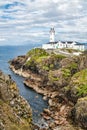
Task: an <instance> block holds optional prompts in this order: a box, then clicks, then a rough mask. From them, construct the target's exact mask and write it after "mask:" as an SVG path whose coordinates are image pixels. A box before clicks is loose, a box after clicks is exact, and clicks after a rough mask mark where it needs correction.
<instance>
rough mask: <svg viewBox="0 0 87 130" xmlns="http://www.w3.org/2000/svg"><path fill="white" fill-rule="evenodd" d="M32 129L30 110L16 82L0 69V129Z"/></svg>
mask: <svg viewBox="0 0 87 130" xmlns="http://www.w3.org/2000/svg"><path fill="white" fill-rule="evenodd" d="M21 129H22V130H32V111H31V108H30V105H29V104H28V103H27V101H26V100H25V99H24V98H23V97H22V96H20V95H19V90H18V88H17V85H16V83H15V82H14V81H13V80H12V79H11V77H10V76H9V75H5V74H3V73H2V72H1V71H0V130H21Z"/></svg>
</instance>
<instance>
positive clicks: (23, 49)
mask: <svg viewBox="0 0 87 130" xmlns="http://www.w3.org/2000/svg"><path fill="white" fill-rule="evenodd" d="M34 47H39V45H37V46H36V45H27V46H0V70H2V71H3V72H4V73H5V74H9V75H11V77H12V79H13V80H14V81H15V82H16V83H17V86H18V88H19V91H20V94H21V95H22V96H23V97H24V98H25V99H26V100H27V101H28V102H29V104H30V106H31V108H32V110H33V121H34V122H35V123H38V122H40V120H41V116H40V113H41V112H42V111H43V109H44V108H47V106H48V104H47V101H44V100H43V97H42V95H40V94H37V93H36V92H35V91H33V90H32V89H29V88H28V87H26V86H24V84H23V80H24V78H23V77H20V76H18V75H16V74H14V73H13V72H12V71H11V70H10V68H9V63H8V61H9V60H11V59H13V58H15V57H17V56H19V55H24V54H26V53H27V52H28V51H29V50H30V49H32V48H34Z"/></svg>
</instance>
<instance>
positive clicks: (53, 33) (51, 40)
mask: <svg viewBox="0 0 87 130" xmlns="http://www.w3.org/2000/svg"><path fill="white" fill-rule="evenodd" d="M50 42H51V43H54V42H55V30H54V28H51V29H50Z"/></svg>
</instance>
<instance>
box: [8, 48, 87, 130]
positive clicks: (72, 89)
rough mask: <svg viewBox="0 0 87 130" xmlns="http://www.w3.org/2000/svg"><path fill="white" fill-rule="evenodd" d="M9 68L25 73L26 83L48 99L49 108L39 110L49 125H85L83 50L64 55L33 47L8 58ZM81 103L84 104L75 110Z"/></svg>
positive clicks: (86, 70)
mask: <svg viewBox="0 0 87 130" xmlns="http://www.w3.org/2000/svg"><path fill="white" fill-rule="evenodd" d="M10 68H11V69H12V70H13V71H14V72H15V73H16V74H19V75H22V76H24V77H26V79H25V81H24V84H25V85H26V86H28V87H31V88H33V89H34V90H35V91H37V92H38V93H41V94H43V95H44V99H46V98H48V99H49V101H48V102H49V110H45V111H44V112H43V113H42V115H43V117H44V118H45V119H46V120H47V121H48V120H49V121H50V123H49V128H51V129H53V130H54V128H55V127H56V128H57V127H58V126H60V127H61V130H63V129H65V128H66V129H67V130H70V129H72V130H73V129H74V130H75V129H81V128H82V129H87V109H86V105H87V104H86V99H87V53H83V54H81V55H79V56H73V55H71V54H70V56H69V55H68V56H66V55H62V54H59V53H58V54H55V53H54V52H53V51H52V52H50V53H48V51H45V50H43V49H40V48H36V49H32V50H30V51H29V52H28V53H27V54H26V55H25V56H18V57H17V58H15V59H13V60H12V61H10ZM80 98H81V100H80ZM82 99H83V100H82ZM79 102H80V103H79ZM84 102H85V103H84ZM82 104H85V105H84V107H82V110H81V111H80V112H81V113H79V109H80V108H81V105H82ZM77 106H78V107H77ZM73 111H75V113H74V112H73ZM54 113H55V114H54ZM73 113H74V114H73ZM84 113H85V114H84ZM77 115H78V116H77ZM80 117H81V120H80V119H79V118H80ZM70 119H72V120H73V119H74V120H73V122H74V123H75V125H77V127H73V126H72V123H70V122H69V120H70ZM51 120H52V122H51ZM49 121H48V122H49ZM63 125H64V128H63ZM79 127H81V128H79Z"/></svg>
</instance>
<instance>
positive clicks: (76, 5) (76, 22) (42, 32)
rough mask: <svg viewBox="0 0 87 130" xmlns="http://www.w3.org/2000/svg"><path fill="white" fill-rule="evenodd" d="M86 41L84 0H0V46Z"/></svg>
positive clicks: (86, 14) (86, 13)
mask: <svg viewBox="0 0 87 130" xmlns="http://www.w3.org/2000/svg"><path fill="white" fill-rule="evenodd" d="M51 27H54V28H55V40H56V41H58V40H62V41H77V42H82V43H86V42H87V0H0V45H25V44H37V43H46V42H49V30H50V28H51Z"/></svg>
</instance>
